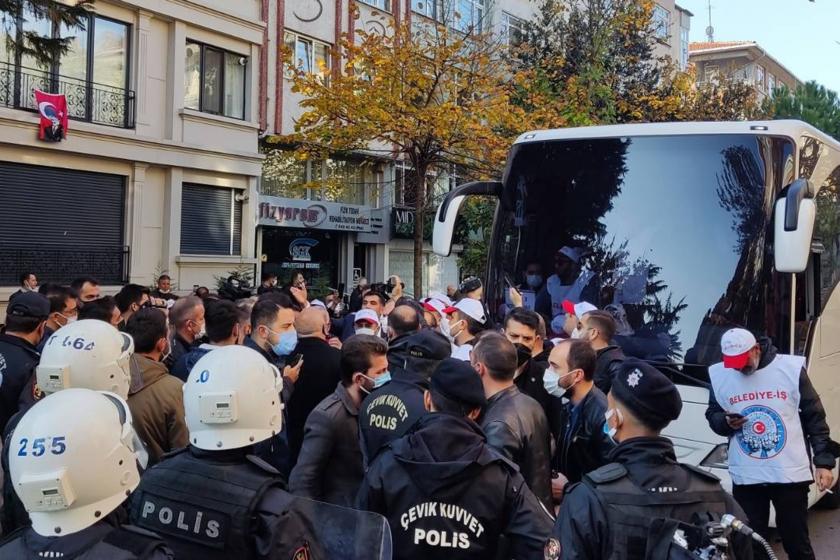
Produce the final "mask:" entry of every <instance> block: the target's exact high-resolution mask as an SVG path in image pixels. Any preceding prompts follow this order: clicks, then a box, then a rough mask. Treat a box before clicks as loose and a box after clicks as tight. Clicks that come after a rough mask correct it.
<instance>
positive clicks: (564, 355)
mask: <svg viewBox="0 0 840 560" xmlns="http://www.w3.org/2000/svg"><path fill="white" fill-rule="evenodd" d="M594 370H595V351H594V350H592V348H591V347H590V346H589V345H588V344H587V343H586V342H584V341H583V340H564V341H562V342H560V343H559V344H558V345H557V346H555V347H554V349H553V350H552V351H551V355H550V356H549V369H548V370H547V371H546V379H549V378H550V379H551V380H555V379H556V385H557V389H555V388H554V387H552V386H548V384H549V382H548V381H546V385H547V386H548V390H549V391H553V392H554V394H555V396H558V395H559V396H562V397H563V411H562V414H561V419H562V421H561V426H562V427H561V429H560V433H559V434H558V437H557V442H556V443H557V445H556V451H555V454H554V460H553V463H552V466H553V468H554V470H555V471H557V472H558V473H560V474H562V476H558V477H557V478H554V479H552V490H553V494H554V497H555V499H557V500H559V499H560V497H561V496H562V493H563V486H564V485H565V483H566V481H567V480H568V482H580V480H581V478H582V477H583V475H584V474H586V473H588V472H589V471H592V470H595V469H597V468H598V467H601V466H603V465H606V464H607V463H608V462H609V461H608V459H607V455H608V454H609V452H610V451H611V450H612V448H613V444H612V442H610V440H609V438H608V437H607V436H606V435H605V434H604V431H603V429H602V428H603V426H604V413H605V412H606V411H607V397H606V396H605V395H604V393H602V392H601V391H600V390H599V389H598V388H597V387H595V385H594V384H593V381H592V375H593V372H594Z"/></svg>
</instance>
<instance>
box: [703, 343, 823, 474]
mask: <svg viewBox="0 0 840 560" xmlns="http://www.w3.org/2000/svg"><path fill="white" fill-rule="evenodd" d="M803 367H805V358H803V357H801V356H790V355H784V354H779V355H777V356H776V359H774V360H773V361H772V362H770V363H769V364H768V365H767V366H766V367H764V368H762V369H760V370H758V371H756V372H755V373H753V374H752V375H744V374H742V373H741V372H740V371H738V370H734V369H730V368H727V367H724V365H723V363H718V364H715V365H713V366H711V367H709V377H710V378H711V381H712V390H713V391H714V394H715V399H716V400H717V402H718V404H719V405H720V406H721V408H723V409H724V410H725V411H726V412H727V413H738V414H743V415H744V416H746V418H747V423H746V424H744V426H743V428H741V429H740V430H738V431H737V432H735V434H734V435H733V436H732V437H731V438H729V474H730V476H732V482H734V483H735V484H739V485H743V484H762V483H791V482H806V481H810V480H812V479H813V477H812V473H811V461H810V459H809V457H808V449H807V445H806V443H805V438H804V436H803V433H802V422H801V421H800V419H799V399H800V395H799V377H800V374H801V372H802V368H803Z"/></svg>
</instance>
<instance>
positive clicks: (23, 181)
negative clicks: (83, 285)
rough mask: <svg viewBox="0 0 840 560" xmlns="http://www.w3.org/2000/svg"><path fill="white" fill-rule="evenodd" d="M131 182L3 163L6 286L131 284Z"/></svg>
mask: <svg viewBox="0 0 840 560" xmlns="http://www.w3.org/2000/svg"><path fill="white" fill-rule="evenodd" d="M125 181H126V179H125V177H124V176H121V175H108V174H104V173H91V172H89V171H76V170H72V169H62V168H59V167H41V166H36V165H23V164H19V163H9V162H0V285H5V286H9V285H15V284H17V281H18V278H17V275H18V274H20V273H21V272H23V271H24V270H26V271H31V272H34V273H35V274H37V275H38V279H39V280H41V281H42V282H64V283H69V282H70V281H71V280H72V279H73V278H75V277H78V276H83V275H90V276H94V277H96V278H98V279H99V280H100V281H101V282H103V283H109V284H117V283H122V282H124V281H125V280H126V275H127V273H128V271H127V259H126V257H127V249H126V248H125V247H124V226H123V224H124V220H125Z"/></svg>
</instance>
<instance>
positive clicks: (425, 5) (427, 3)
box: [411, 0, 440, 19]
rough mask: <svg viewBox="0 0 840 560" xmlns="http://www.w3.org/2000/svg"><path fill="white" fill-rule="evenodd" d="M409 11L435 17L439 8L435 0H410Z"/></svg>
mask: <svg viewBox="0 0 840 560" xmlns="http://www.w3.org/2000/svg"><path fill="white" fill-rule="evenodd" d="M411 11H413V12H415V13H418V14H420V15H423V16H426V17H427V18H431V19H437V16H438V12H439V11H440V10H439V9H438V6H437V0H411Z"/></svg>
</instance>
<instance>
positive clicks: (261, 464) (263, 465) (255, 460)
mask: <svg viewBox="0 0 840 560" xmlns="http://www.w3.org/2000/svg"><path fill="white" fill-rule="evenodd" d="M245 458H246V459H248V462H249V463H251V464H252V465H254V466H256V467H258V468H259V469H260V470H263V471H265V472H267V473H268V474H274V475H279V474H280V471H278V470H277V469H275V468H274V467H272V466H271V465H270V464H268V463H267V462H266V461H264V460H263V459H260V458H259V457H257V456H256V455H246V456H245Z"/></svg>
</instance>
